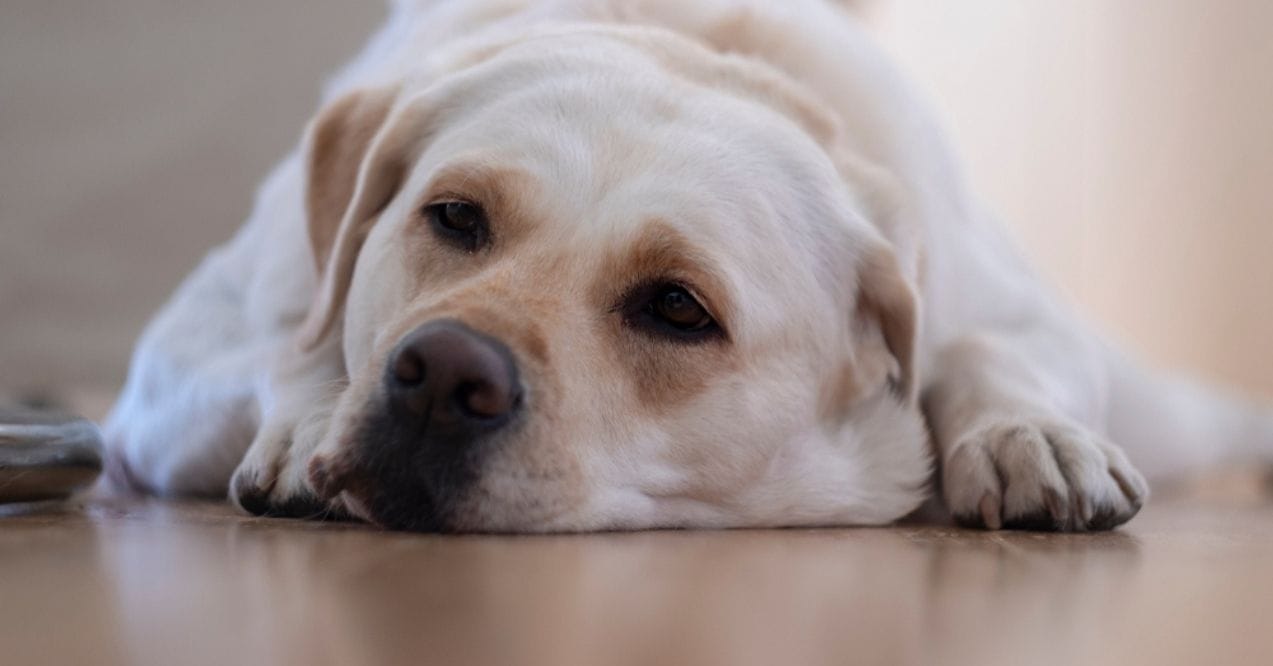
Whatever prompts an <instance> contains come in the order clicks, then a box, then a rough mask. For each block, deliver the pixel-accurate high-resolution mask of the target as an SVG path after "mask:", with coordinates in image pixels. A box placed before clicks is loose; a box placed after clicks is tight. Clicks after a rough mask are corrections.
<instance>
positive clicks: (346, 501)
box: [339, 491, 384, 527]
mask: <svg viewBox="0 0 1273 666" xmlns="http://www.w3.org/2000/svg"><path fill="white" fill-rule="evenodd" d="M339 497H340V501H341V503H342V504H343V505H344V506H345V510H347V511H348V512H349V514H350V515H352V516H353V517H355V518H357V519H359V520H362V521H364V522H368V523H371V524H372V525H377V526H380V527H384V526H383V525H381V524H380V523H379V522H377V521H376V518H375V516H373V515H372V513H371V511H370V510H369V509H368V508H367V505H366V504H365V503H363V501H362V500H361V499H359V498H358V496H357V495H354V494H353V493H351V492H348V491H342V492H341V493H340V496H339Z"/></svg>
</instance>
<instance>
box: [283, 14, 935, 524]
mask: <svg viewBox="0 0 1273 666" xmlns="http://www.w3.org/2000/svg"><path fill="white" fill-rule="evenodd" d="M429 78H430V80H429V81H428V82H427V83H412V82H406V83H402V84H400V85H394V86H389V87H386V88H382V89H369V90H362V91H357V92H353V93H351V94H348V95H346V96H345V97H343V98H341V99H339V100H337V101H335V102H333V103H332V104H331V105H329V106H328V107H327V108H326V109H325V110H324V111H323V112H322V113H321V114H320V115H319V117H318V118H317V119H316V120H315V122H314V124H313V126H312V128H311V133H310V136H309V186H308V194H307V196H308V199H307V204H308V207H309V217H310V220H309V229H310V242H311V244H312V246H313V250H314V254H315V257H316V260H317V265H318V268H319V273H320V275H321V284H320V288H319V291H318V295H317V297H316V300H315V303H314V306H313V308H312V311H311V312H310V314H309V318H308V320H307V321H306V322H305V324H304V326H303V327H302V337H303V338H304V341H303V344H308V345H311V346H312V345H315V344H317V343H318V341H320V340H322V339H324V338H325V337H326V336H339V340H340V344H341V345H342V346H343V355H344V362H345V367H346V369H347V372H348V377H349V383H348V385H347V387H345V388H344V390H343V394H342V395H341V397H340V399H339V402H338V406H337V408H336V410H335V412H334V413H333V414H332V415H331V421H330V426H329V431H328V433H327V436H326V438H325V439H324V441H323V443H322V444H321V445H320V446H319V449H318V452H317V453H316V454H315V457H314V459H313V461H312V465H311V476H312V480H313V482H314V485H315V487H316V489H317V490H318V491H319V492H320V494H322V495H323V496H326V497H329V498H331V497H336V496H338V495H339V496H341V498H342V499H343V500H344V501H345V503H346V505H347V506H349V507H350V508H351V509H352V510H353V511H354V512H355V513H358V514H360V515H362V516H363V517H365V518H367V519H369V520H371V521H373V522H376V523H379V524H382V525H386V526H390V527H396V528H408V529H430V530H432V529H441V530H510V531H546V530H580V529H623V528H640V527H654V526H743V525H779V524H783V525H791V524H818V523H847V522H855V523H879V522H884V521H889V520H892V519H895V518H897V517H899V516H900V515H902V514H904V513H906V512H908V511H910V510H911V509H913V508H914V507H915V506H916V504H917V503H918V502H919V500H920V499H921V498H922V486H923V484H924V481H925V479H926V477H927V473H928V458H927V447H926V438H925V434H924V428H923V425H922V422H921V419H920V416H919V412H918V409H917V407H916V405H915V396H914V384H915V380H914V370H913V367H912V364H913V358H912V357H913V353H914V352H913V348H914V345H915V335H916V317H917V315H916V303H915V300H914V297H913V292H912V289H911V287H910V284H909V282H908V280H907V279H906V277H905V276H904V275H903V272H902V271H901V270H900V269H899V266H898V262H897V260H896V259H895V258H894V255H893V252H892V251H891V249H890V246H889V245H888V243H887V242H886V241H885V240H884V239H883V238H882V237H881V235H880V233H879V232H878V231H877V230H876V227H875V226H874V225H872V224H871V223H870V222H869V221H868V219H869V218H870V216H871V215H877V214H885V213H881V212H880V211H879V210H873V209H872V206H870V205H868V204H867V203H865V202H866V201H868V199H869V198H870V197H871V196H873V195H874V193H871V192H868V191H866V190H867V189H868V188H870V187H873V186H871V185H868V184H866V183H862V182H855V180H857V178H858V176H857V175H855V174H858V175H861V174H863V173H865V171H864V170H861V169H857V168H855V167H852V166H850V165H848V164H846V160H845V159H844V156H843V155H838V154H837V153H836V150H835V149H833V144H835V143H836V142H838V141H839V140H840V139H839V137H838V130H837V128H836V126H835V123H834V122H833V121H832V120H830V119H829V118H828V117H827V116H826V115H825V114H824V113H822V112H821V111H820V109H819V107H818V106H817V105H816V104H815V103H813V102H811V101H810V100H808V99H807V98H806V97H805V96H804V94H803V93H801V91H799V90H798V89H796V88H794V87H793V86H792V85H791V84H789V83H787V82H786V81H785V80H784V79H782V78H781V77H779V76H778V75H776V74H775V73H773V72H771V71H769V70H767V69H765V68H763V67H761V66H758V65H755V64H753V63H749V62H746V61H743V60H740V59H736V58H731V57H728V56H723V55H720V54H716V53H712V52H710V51H708V50H706V49H703V48H700V47H698V46H696V45H693V44H690V43H688V42H682V41H680V40H679V39H678V38H674V37H671V36H665V35H661V34H655V33H648V32H644V31H633V30H623V29H576V30H568V31H557V32H552V33H541V34H536V35H530V36H526V37H523V38H520V39H517V40H511V41H509V42H505V43H502V44H498V45H488V46H485V47H482V48H477V49H475V50H472V51H470V52H469V55H468V56H466V58H465V59H464V60H463V62H462V63H460V64H453V65H452V68H451V71H450V72H449V73H448V74H446V75H444V76H440V77H429Z"/></svg>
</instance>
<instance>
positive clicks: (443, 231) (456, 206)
mask: <svg viewBox="0 0 1273 666" xmlns="http://www.w3.org/2000/svg"><path fill="white" fill-rule="evenodd" d="M423 213H424V216H425V217H426V218H428V219H429V221H430V222H432V224H433V228H434V229H435V230H436V231H437V232H438V235H440V236H442V237H443V238H445V239H446V240H448V241H450V242H452V243H455V244H457V245H459V246H460V247H463V248H464V249H466V250H469V251H470V252H471V251H473V250H476V249H478V248H479V247H482V246H483V245H485V243H486V240H487V237H488V236H489V229H488V226H487V220H486V214H485V213H484V212H482V209H481V208H480V207H478V206H477V205H476V204H473V203H469V202H467V201H441V202H438V203H433V204H429V205H427V206H425V207H424V211H423Z"/></svg>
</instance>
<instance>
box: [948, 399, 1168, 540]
mask: <svg viewBox="0 0 1273 666" xmlns="http://www.w3.org/2000/svg"><path fill="white" fill-rule="evenodd" d="M942 490H943V493H944V496H945V499H946V505H947V507H948V508H949V509H950V512H951V514H952V515H953V516H954V517H955V519H956V520H957V521H958V522H960V523H961V524H963V525H968V526H976V527H986V528H989V529H999V528H1001V527H1003V528H1009V529H1035V530H1056V531H1084V530H1108V529H1113V528H1114V527H1117V526H1119V525H1122V524H1123V523H1125V522H1127V521H1128V520H1130V519H1131V517H1132V516H1134V515H1136V512H1137V511H1139V510H1140V507H1141V505H1142V504H1143V503H1144V501H1145V499H1146V498H1147V497H1148V495H1149V486H1148V485H1147V484H1146V483H1145V480H1144V478H1143V477H1141V475H1140V473H1139V472H1137V471H1136V470H1135V468H1133V467H1132V466H1131V464H1130V463H1129V462H1128V461H1127V456H1125V455H1124V454H1123V452H1122V450H1121V449H1119V448H1118V447H1117V446H1115V445H1113V444H1110V443H1109V442H1106V441H1105V440H1104V439H1102V438H1100V437H1099V436H1097V435H1095V434H1093V433H1091V432H1088V431H1087V430H1085V429H1083V428H1081V427H1079V426H1074V425H1070V424H1066V423H1063V422H1056V421H1051V420H1047V419H1038V420H1035V419H1030V418H1004V419H999V420H995V421H992V422H989V423H987V424H985V425H983V426H982V427H979V428H977V429H975V430H973V431H972V432H970V433H969V434H967V435H966V436H964V437H963V438H961V439H960V440H958V441H957V442H956V443H955V444H954V445H953V446H952V447H951V448H950V449H949V450H948V453H947V455H946V457H945V461H944V463H943V466H942Z"/></svg>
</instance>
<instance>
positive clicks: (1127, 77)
mask: <svg viewBox="0 0 1273 666" xmlns="http://www.w3.org/2000/svg"><path fill="white" fill-rule="evenodd" d="M865 12H866V15H867V17H868V20H869V21H870V22H871V23H872V24H873V25H874V26H875V27H876V29H877V31H878V32H879V33H880V35H881V37H882V39H883V41H884V42H885V43H886V47H887V48H888V49H890V50H891V51H893V52H894V53H895V54H897V56H898V58H899V60H900V62H901V64H902V67H903V69H904V70H905V71H906V72H908V73H909V74H910V75H911V77H912V78H913V79H914V80H915V81H916V83H917V85H918V86H919V87H920V88H921V90H923V91H924V93H925V94H926V95H927V96H928V97H929V98H930V100H931V101H932V102H933V104H934V105H935V106H936V107H937V108H938V110H939V115H940V116H941V117H942V118H943V120H944V121H945V122H946V123H947V125H948V127H949V128H950V130H951V132H952V135H953V137H954V142H955V144H956V146H957V147H958V148H959V150H960V151H961V152H962V154H963V156H964V158H965V162H966V164H967V166H968V168H969V170H970V177H971V180H972V182H973V184H974V186H975V188H976V189H977V190H978V191H979V192H980V193H981V194H982V195H984V197H985V198H986V199H987V200H988V202H989V204H990V206H991V207H992V208H993V209H994V210H996V211H998V212H999V213H1000V215H1001V216H1002V218H1003V220H1004V221H1005V223H1006V224H1007V225H1008V226H1009V227H1010V229H1011V231H1012V233H1013V234H1014V235H1015V237H1016V238H1017V239H1018V240H1019V241H1020V244H1021V245H1022V247H1023V249H1024V250H1025V251H1026V252H1027V253H1028V254H1029V255H1030V256H1031V257H1032V258H1033V259H1034V261H1035V263H1036V265H1037V266H1038V267H1039V270H1040V272H1041V273H1042V274H1044V275H1045V276H1046V277H1048V278H1049V279H1050V280H1052V281H1053V282H1054V283H1056V284H1057V285H1058V287H1059V288H1060V290H1061V292H1062V293H1063V294H1064V295H1065V296H1066V297H1068V298H1069V299H1070V301H1071V302H1072V303H1074V305H1075V306H1076V308H1077V309H1079V310H1080V311H1081V312H1083V313H1085V314H1087V315H1088V316H1090V317H1092V318H1093V319H1095V320H1097V321H1098V322H1099V323H1100V324H1101V325H1102V326H1103V328H1104V329H1105V330H1106V331H1108V332H1109V334H1110V335H1111V336H1112V337H1113V338H1114V339H1116V340H1118V341H1120V342H1121V343H1122V344H1124V345H1125V346H1127V347H1128V348H1131V349H1133V350H1136V351H1137V352H1138V353H1139V354H1140V355H1141V356H1142V357H1143V358H1145V359H1146V360H1148V361H1150V362H1152V363H1154V364H1156V365H1159V366H1162V367H1167V368H1173V369H1178V370H1184V371H1188V372H1191V373H1194V374H1196V375H1199V376H1202V377H1205V378H1208V379H1211V380H1213V381H1216V382H1223V383H1228V384H1231V385H1235V386H1239V387H1242V388H1245V389H1247V390H1249V391H1253V392H1257V393H1260V394H1262V395H1264V396H1265V397H1266V398H1273V295H1270V294H1269V292H1270V291H1271V290H1273V186H1271V185H1273V182H1271V181H1273V127H1271V125H1273V2H1268V1H1267V0H1210V1H1206V2H1203V1H1200V0H1118V1H1117V2H1110V1H1109V0H1068V1H1064V2H1062V1H1051V0H1032V1H1031V2H1020V1H1018V0H962V1H961V2H957V3H955V2H935V1H933V0H875V1H874V2H869V3H867V6H866V8H865ZM382 13H383V8H382V5H381V4H380V3H378V2H374V1H372V2H350V1H348V0H255V1H252V0H234V1H229V0H226V1H222V2H216V3H206V2H191V1H187V0H113V1H112V2H102V3H83V2H76V3H69V2H48V1H47V0H45V1H41V0H4V2H2V3H0V397H2V396H3V395H4V394H6V393H7V394H9V395H14V394H23V393H44V394H59V393H65V392H67V391H70V392H72V393H74V394H83V393H84V392H96V394H98V395H108V394H109V392H111V391H113V390H114V389H115V387H117V386H118V384H119V383H120V382H121V381H122V379H123V376H124V371H125V368H126V365H127V360H128V353H129V350H130V347H131V344H132V341H133V339H134V338H135V336H136V335H137V334H138V333H139V332H140V330H141V327H142V325H143V324H144V323H145V320H146V318H147V317H148V316H149V315H150V314H151V313H152V312H153V311H154V310H155V309H156V308H157V307H158V306H159V305H160V304H161V303H162V302H163V300H164V298H165V297H166V296H167V295H168V293H170V292H171V290H172V289H173V288H174V287H175V286H176V284H177V282H178V281H179V280H180V278H181V277H182V276H183V275H184V274H185V273H187V272H188V271H189V270H190V269H191V268H192V267H193V266H194V264H195V263H196V262H197V261H198V259H199V257H201V256H202V255H203V253H204V252H206V250H207V249H208V248H209V247H210V246H211V245H213V244H215V243H217V242H220V241H222V240H224V239H226V238H228V237H229V235H230V234H231V233H233V231H234V229H235V228H237V227H238V225H239V224H240V223H241V221H242V220H243V218H244V217H245V216H246V214H247V211H248V209H249V207H250V205H251V197H252V193H253V190H254V188H255V186H256V184H257V183H258V182H259V181H260V180H261V179H262V178H263V177H264V175H265V174H266V172H267V171H268V169H269V168H270V166H271V165H272V164H273V163H274V162H275V161H276V160H277V159H278V158H279V157H281V156H282V155H283V154H284V153H285V152H286V151H287V150H288V149H289V148H290V147H291V146H292V145H293V144H294V143H295V142H296V140H297V138H298V137H299V134H300V131H301V128H302V127H303V124H304V122H305V121H306V119H307V118H308V117H309V115H310V114H311V113H312V111H313V110H314V108H315V104H316V100H317V95H318V90H319V85H320V83H321V81H322V79H323V77H324V76H325V75H326V74H328V73H330V72H331V71H332V69H333V68H335V67H336V66H338V65H339V64H340V63H341V62H342V61H344V60H345V59H347V58H348V57H349V56H351V55H352V54H353V53H354V51H355V50H356V49H357V48H358V46H359V45H360V44H361V42H362V41H363V40H364V39H365V38H366V37H367V35H368V34H369V32H370V31H371V30H372V28H373V27H374V26H375V25H376V23H377V22H378V20H379V19H380V18H381V16H382Z"/></svg>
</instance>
